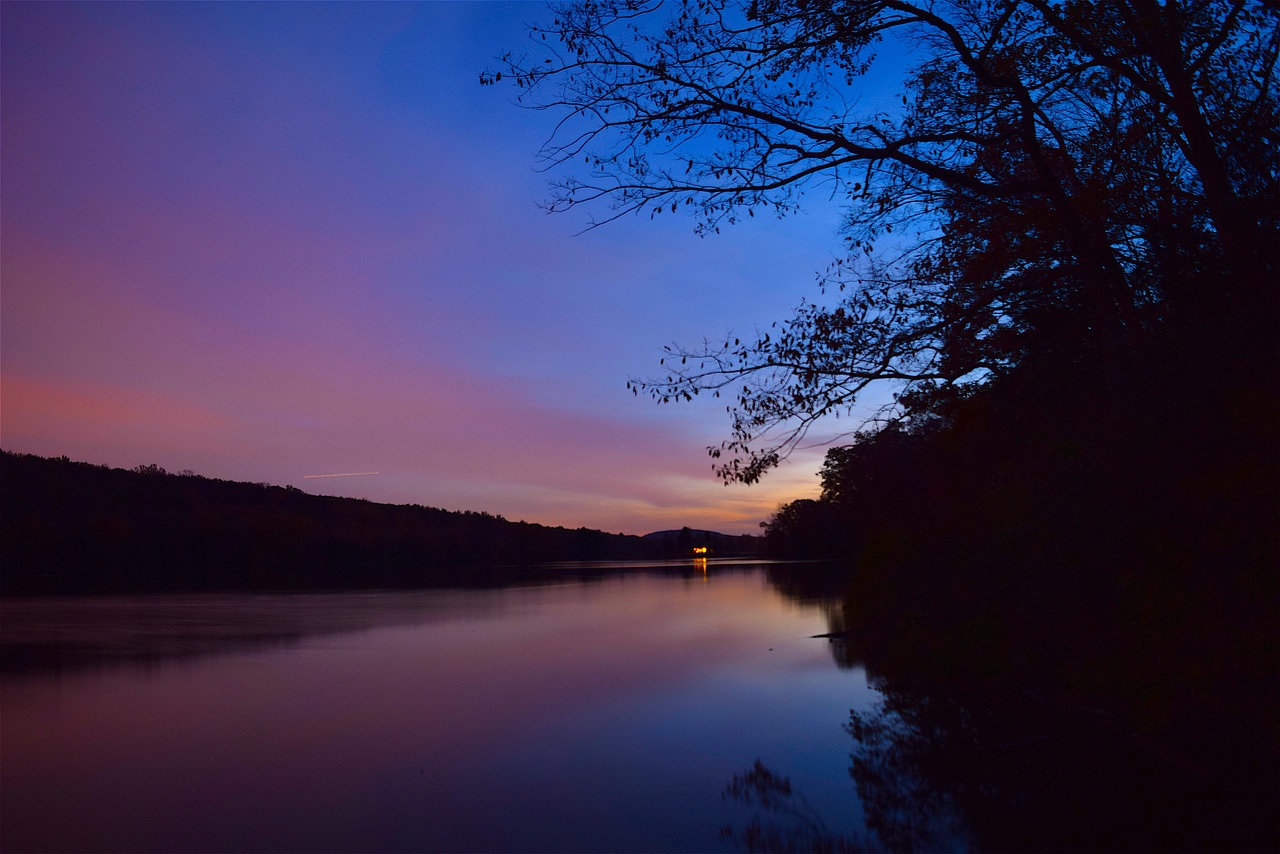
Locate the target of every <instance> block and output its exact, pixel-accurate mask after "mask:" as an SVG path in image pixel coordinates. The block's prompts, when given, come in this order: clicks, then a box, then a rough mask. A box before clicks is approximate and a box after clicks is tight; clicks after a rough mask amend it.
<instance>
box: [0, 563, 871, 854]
mask: <svg viewBox="0 0 1280 854" xmlns="http://www.w3.org/2000/svg"><path fill="white" fill-rule="evenodd" d="M769 571H770V574H771V576H772V575H774V574H778V573H782V572H783V569H782V568H781V567H776V568H771V569H770V570H769ZM573 573H577V575H574V574H573ZM704 579H705V580H704ZM800 598H802V599H804V600H805V601H800V599H798V598H791V597H787V596H782V595H780V594H779V593H778V591H777V589H775V588H774V587H771V586H770V584H769V581H768V580H767V579H766V577H765V575H764V573H763V570H762V567H761V566H759V565H757V566H755V567H754V568H750V567H746V566H743V565H740V564H738V565H734V564H724V565H721V564H718V563H717V562H716V561H715V560H714V559H713V560H711V561H709V562H708V565H707V567H706V572H705V574H704V572H703V571H702V568H701V567H698V566H695V565H694V564H693V562H692V560H685V561H684V562H683V563H682V564H680V565H675V564H672V565H663V566H657V567H649V568H647V569H646V571H645V572H643V573H640V574H634V573H631V574H618V573H617V572H616V571H612V570H610V569H608V568H602V567H581V566H579V567H575V568H573V569H572V571H571V573H570V577H561V578H560V579H558V580H550V579H547V580H544V581H541V582H539V583H538V584H534V585H527V586H521V587H509V588H499V589H487V590H425V591H371V592H366V593H354V594H353V593H344V594H328V595H320V594H301V595H290V596H243V597H240V596H199V597H169V596H164V597H154V598H150V599H135V598H120V599H94V600H61V601H59V602H51V601H45V602H26V603H21V602H18V603H15V602H5V603H0V604H2V605H3V607H4V608H5V612H4V621H3V631H4V634H5V638H6V649H7V650H12V649H14V648H16V647H18V646H21V645H22V643H23V642H25V643H27V645H28V646H29V647H32V648H48V647H56V646H59V645H61V646H62V647H65V648H70V649H73V650H78V651H77V652H75V653H74V654H73V653H66V654H65V656H64V658H62V659H60V661H61V662H62V663H60V664H57V667H58V668H59V669H57V670H54V671H51V670H49V669H47V667H45V668H44V669H42V668H41V667H34V666H24V667H22V668H21V669H9V670H7V671H6V672H5V673H3V674H0V684H2V688H3V690H0V716H2V717H3V720H4V726H3V728H0V756H2V761H0V782H2V784H3V785H0V812H3V815H4V822H3V824H2V825H0V848H3V849H4V850H23V851H39V850H131V851H159V850H165V851H172V850H225V851H245V850H278V851H288V850H328V851H354V850H377V851H395V850H451V851H474V850H485V851H501V850H521V851H549V850H556V851H582V850H597V851H621V850H645V851H664V850H665V851H688V850H698V851H714V850H728V849H729V848H731V847H732V841H731V840H726V839H722V838H721V837H720V836H719V833H718V831H719V829H720V828H721V827H722V826H724V825H726V824H729V825H736V824H741V823H742V821H743V820H744V819H745V818H746V817H747V816H748V812H747V810H745V809H744V808H743V807H742V806H741V805H740V804H737V803H735V802H733V801H732V800H731V799H730V800H728V801H726V800H724V799H722V798H721V792H722V789H723V786H724V782H725V780H727V779H729V778H730V777H731V775H732V774H733V772H734V770H735V769H736V768H737V767H738V765H739V763H740V762H741V761H742V757H743V756H757V755H758V756H761V757H762V759H763V760H764V761H766V762H769V763H772V764H777V765H779V766H784V767H787V768H788V769H790V771H789V773H790V774H791V775H792V776H793V778H794V779H795V780H796V782H797V785H802V786H803V787H804V789H805V791H806V792H809V793H811V794H810V795H809V797H810V800H811V801H812V805H813V808H814V809H815V810H817V811H819V812H821V814H822V815H823V816H825V821H826V822H827V823H828V825H829V826H830V829H831V832H832V833H834V834H840V835H848V834H851V833H854V832H856V831H857V829H858V827H859V826H860V818H859V815H858V813H857V810H856V797H855V795H854V793H853V786H852V783H851V782H850V781H849V779H848V775H847V761H846V757H847V748H846V747H845V743H846V740H847V736H846V735H845V734H844V733H843V732H842V730H841V722H842V721H843V720H844V719H845V717H846V715H847V710H848V708H849V707H850V706H851V705H857V706H859V707H862V706H865V705H866V704H868V703H869V702H870V700H871V692H870V691H869V689H868V688H867V685H866V682H865V679H863V678H862V674H861V672H860V671H856V670H854V671H841V670H838V669H837V668H835V667H833V666H832V660H831V657H830V654H829V651H828V644H827V643H826V642H825V641H822V640H814V639H813V638H812V635H814V634H817V633H819V632H821V631H822V630H823V629H824V628H826V627H827V621H826V619H825V617H824V616H823V613H824V611H823V610H822V608H820V607H819V606H818V605H817V604H816V603H815V602H814V601H813V600H812V599H811V598H809V597H808V596H807V595H806V596H805V597H800ZM15 605H17V606H21V607H14V606H15ZM13 615H18V616H20V617H21V619H20V620H19V619H15V620H14V621H13V622H11V621H10V620H9V617H10V616H13ZM18 626H23V627H24V628H23V630H22V632H20V631H19V630H18ZM24 638H25V641H24V640H23V639H24ZM90 647H92V648H93V649H94V650H95V651H93V652H86V650H88V649H89V648H90ZM193 650H194V651H193ZM5 658H6V659H7V658H8V655H7V654H6V656H5ZM86 660H88V661H96V662H97V663H96V664H94V665H93V666H92V667H86V666H84V662H85V661H86ZM139 662H148V663H147V664H146V667H145V669H144V668H142V667H139ZM64 665H65V666H64ZM851 803H853V804H854V808H853V809H850V804H851Z"/></svg>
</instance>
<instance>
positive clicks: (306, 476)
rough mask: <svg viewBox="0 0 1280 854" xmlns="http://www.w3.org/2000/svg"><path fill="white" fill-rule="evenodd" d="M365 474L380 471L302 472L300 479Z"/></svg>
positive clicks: (361, 475)
mask: <svg viewBox="0 0 1280 854" xmlns="http://www.w3.org/2000/svg"><path fill="white" fill-rule="evenodd" d="M367 474H382V472H380V471H349V472H343V473H341V474H304V475H303V476H302V479H303V480H307V479H308V478H313V477H363V476H364V475H367Z"/></svg>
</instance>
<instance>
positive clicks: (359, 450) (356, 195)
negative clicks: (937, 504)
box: [0, 3, 838, 533]
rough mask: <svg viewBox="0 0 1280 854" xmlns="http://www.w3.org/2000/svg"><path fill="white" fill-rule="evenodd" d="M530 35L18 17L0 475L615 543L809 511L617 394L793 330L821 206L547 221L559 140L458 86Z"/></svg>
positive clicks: (687, 420)
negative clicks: (268, 497)
mask: <svg viewBox="0 0 1280 854" xmlns="http://www.w3.org/2000/svg"><path fill="white" fill-rule="evenodd" d="M542 13H543V10H542V7H541V6H539V5H536V4H524V3H511V4H498V3H484V4H462V3H458V4H443V3H441V4H425V5H401V4H388V5H378V4H372V5H358V6H347V5H340V4H333V5H330V4H302V5H293V4H232V5H222V4H84V5H82V4H12V5H8V6H6V8H5V25H4V31H3V113H4V123H3V146H4V161H3V202H4V232H3V237H2V240H3V247H2V249H3V282H4V291H3V315H2V321H0V322H2V323H3V336H2V345H0V346H2V347H3V351H2V355H3V363H2V367H0V394H2V395H3V410H2V412H3V416H2V417H3V422H2V424H0V427H2V431H0V432H2V435H0V442H2V444H3V447H4V449H6V450H9V451H17V452H25V453H34V454H39V455H43V456H62V455H67V456H69V457H71V458H72V459H76V460H83V461H86V462H90V463H95V464H107V465H111V466H117V467H122V468H132V467H134V466H138V465H147V464H156V465H159V466H162V467H164V468H165V469H167V470H169V471H184V470H190V471H194V472H196V473H197V474H202V475H206V476H209V477H216V478H222V479H229V480H244V481H250V482H267V483H273V484H279V485H288V484H292V485H295V486H298V487H299V488H304V489H307V490H308V491H319V492H323V493H325V494H334V495H345V496H353V497H360V498H367V499H370V500H374V501H382V502H390V503H415V504H425V505H428V506H435V507H444V508H447V509H454V510H477V511H480V510H483V511H487V512H491V513H495V514H501V515H504V516H505V517H507V518H510V519H513V520H519V519H523V520H528V521H536V522H542V523H547V524H552V525H566V526H570V527H576V526H588V527H593V528H600V529H603V530H607V531H611V532H614V531H623V532H627V533H645V532H648V531H652V530H661V529H666V528H673V527H680V526H685V525H689V526H692V527H697V528H710V529H716V530H722V531H724V532H726V533H753V532H758V530H759V528H758V525H759V523H760V522H761V521H762V520H764V519H766V518H768V516H769V514H770V513H771V512H772V511H773V510H774V509H775V508H776V506H777V505H778V503H779V502H781V501H784V500H790V499H792V498H796V497H804V496H812V495H814V494H815V493H816V490H817V481H816V477H815V472H816V471H817V469H818V467H819V465H820V461H821V449H815V450H813V451H812V452H808V453H807V454H806V455H802V456H801V457H800V458H798V459H796V460H794V461H793V462H792V463H791V464H789V465H788V466H786V467H784V468H783V469H782V470H780V471H779V472H777V473H775V474H774V475H773V476H771V477H769V478H767V479H766V480H765V482H764V483H762V484H760V485H758V486H755V487H742V486H734V487H729V488H726V487H725V486H723V485H722V484H721V483H720V482H719V481H718V479H717V478H716V477H715V475H714V474H713V473H712V471H711V465H710V463H711V461H710V459H709V458H708V456H707V453H706V449H707V447H708V446H711V445H717V444H718V443H719V442H720V441H721V440H722V439H723V438H724V437H725V434H726V432H727V429H728V425H727V417H726V415H725V412H724V409H723V407H722V406H720V405H718V404H719V402H718V401H711V400H705V401H703V400H699V401H697V402H696V403H695V404H682V405H680V406H671V407H660V406H657V405H655V404H653V403H652V402H651V401H649V400H647V399H645V398H643V397H640V398H637V397H634V396H632V395H631V394H630V393H629V392H628V390H627V389H626V381H627V379H628V377H631V376H637V375H649V374H654V373H656V372H657V371H658V370H659V368H658V364H657V363H658V357H659V356H660V355H661V347H662V345H663V344H665V343H669V342H672V341H685V342H690V341H697V340H699V339H700V338H701V336H703V335H704V334H713V335H719V334H722V333H723V332H724V331H725V330H728V329H734V330H742V331H749V330H750V329H752V328H753V327H754V326H756V325H760V324H767V322H768V321H769V320H771V319H773V318H775V317H778V316H780V315H781V314H783V313H785V311H786V310H787V309H788V308H789V307H790V306H791V305H793V304H794V303H795V302H796V300H797V298H798V295H799V294H801V293H804V292H806V291H808V290H811V288H812V283H813V279H814V274H815V271H817V270H820V269H821V268H822V267H823V266H824V265H825V264H826V263H827V262H828V261H829V260H830V257H831V247H832V245H833V244H832V238H833V235H834V234H835V232H836V229H837V225H838V217H837V214H836V213H835V211H834V209H830V210H828V209H826V208H824V207H823V206H822V205H820V204H815V205H811V206H810V207H809V209H808V210H807V212H806V213H804V214H802V215H798V216H796V217H793V218H788V219H786V220H782V221H771V222H762V221H761V220H759V219H757V220H754V221H751V222H748V223H744V224H742V225H740V226H737V227H734V228H731V229H727V230H726V231H725V233H724V234H723V235H721V236H719V237H714V238H707V239H702V238H699V237H697V236H696V235H695V234H694V233H693V227H692V223H691V222H690V221H688V220H683V219H680V218H678V217H671V218H670V219H669V220H668V221H661V220H658V221H652V222H651V221H649V220H648V219H647V218H626V219H624V220H621V221H619V222H616V223H613V224H611V225H610V226H608V227H605V228H599V229H595V230H588V231H586V232H585V233H581V232H583V229H584V227H585V226H586V224H587V219H586V217H585V214H576V213H575V214H566V215H564V216H547V215H546V214H545V213H544V212H543V211H541V210H540V209H539V207H538V205H539V203H540V202H541V201H542V200H543V199H544V198H545V195H546V185H545V178H546V176H544V175H541V174H539V173H538V172H537V170H536V168H535V167H536V155H537V151H538V148H539V146H540V145H541V143H542V142H543V141H544V140H545V139H546V138H547V136H548V135H549V133H550V131H551V127H552V124H551V122H552V121H553V120H554V119H553V117H552V116H550V115H547V114H544V113H538V112H534V111H529V110H522V109H519V108H518V107H516V106H514V105H513V104H512V103H511V96H510V93H507V92H503V91H499V90H497V89H494V88H482V87H481V86H480V85H479V83H478V78H479V74H480V72H481V71H482V70H484V69H485V68H486V67H488V66H490V65H491V64H492V60H493V57H495V56H496V55H497V54H499V53H500V52H501V51H503V50H505V49H509V48H511V47H512V46H518V45H519V44H520V42H521V40H522V39H524V38H525V35H524V30H523V24H524V23H525V22H527V21H529V20H530V19H531V18H537V17H538V16H539V15H540V14H542ZM375 471H376V472H380V473H381V474H380V475H379V476H377V477H372V476H365V475H367V474H369V473H371V472H375ZM330 472H333V473H338V474H341V475H342V476H338V474H329V473H330ZM347 473H350V474H347ZM356 475H360V476H356Z"/></svg>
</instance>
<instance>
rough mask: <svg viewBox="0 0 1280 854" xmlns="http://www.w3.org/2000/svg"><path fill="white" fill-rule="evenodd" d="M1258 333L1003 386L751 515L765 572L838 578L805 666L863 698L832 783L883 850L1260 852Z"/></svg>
mask: <svg viewBox="0 0 1280 854" xmlns="http://www.w3.org/2000/svg"><path fill="white" fill-rule="evenodd" d="M1277 316H1280V315H1277V314H1276V313H1274V312H1271V311H1268V312H1267V313H1265V314H1260V315H1255V316H1253V317H1247V316H1241V317H1236V318H1233V319H1232V320H1231V322H1229V323H1228V322H1222V323H1220V324H1219V323H1206V322H1203V321H1205V320H1206V319H1205V318H1204V317H1200V318H1197V321H1198V322H1196V323H1188V324H1185V325H1184V324H1172V323H1171V324H1169V325H1167V326H1165V327H1163V328H1162V329H1160V330H1159V331H1158V332H1157V333H1156V334H1153V335H1152V336H1151V337H1150V338H1149V339H1148V340H1146V341H1144V342H1142V344H1141V345H1140V346H1136V347H1134V348H1133V349H1132V350H1131V351H1130V352H1129V353H1127V354H1118V353H1116V354H1108V356H1107V358H1106V359H1099V360H1098V361H1096V362H1093V363H1092V364H1091V363H1089V362H1088V361H1086V360H1084V359H1074V360H1072V361H1071V362H1069V363H1068V364H1065V365H1064V364H1059V365H1053V364H1052V363H1047V364H1046V363H1041V364H1040V365H1039V366H1037V368H1036V369H1031V368H1028V369H1025V370H1024V371H1022V372H1020V373H1019V374H1017V375H1015V376H1010V377H1009V378H1008V379H1007V380H1006V381H1004V382H1001V383H995V384H992V386H991V387H989V388H988V389H986V390H985V392H984V393H983V394H982V395H975V396H974V397H972V398H970V399H968V400H963V401H957V402H956V403H954V404H953V405H952V407H951V408H950V409H949V411H948V413H947V418H946V420H945V427H942V428H940V429H917V430H905V429H888V430H884V431H881V432H879V433H878V434H876V435H874V436H870V437H866V438H864V440H863V441H862V442H860V443H859V444H857V445H855V446H852V447H847V448H837V449H833V450H832V451H831V452H829V453H828V456H827V461H826V465H825V467H824V469H823V472H822V476H823V494H822V497H821V498H820V499H818V500H812V501H810V500H804V501H797V502H793V503H791V504H789V505H785V506H783V507H782V508H780V510H779V511H778V513H776V514H775V515H774V517H773V518H772V519H771V520H770V522H769V523H768V525H767V528H766V551H767V553H769V554H774V555H777V554H792V555H803V556H806V557H826V558H830V559H833V560H835V561H837V562H840V563H843V564H844V565H845V566H846V567H847V568H848V569H847V572H848V578H849V586H848V589H847V592H846V594H845V597H844V607H843V609H842V610H841V611H840V612H839V614H838V617H837V618H836V619H835V620H834V621H833V623H832V629H833V631H834V632H836V634H837V637H835V638H833V639H832V643H833V644H835V645H836V648H835V652H836V654H837V656H838V657H840V658H843V660H844V662H845V663H846V665H848V666H853V665H855V664H861V665H863V666H865V667H866V668H867V670H868V674H869V675H870V676H871V677H872V678H873V680H875V681H876V683H877V685H878V687H879V688H880V690H881V691H882V692H883V693H884V696H885V699H884V701H883V703H882V707H881V710H880V712H879V713H878V714H872V715H863V716H861V717H859V716H855V717H854V718H853V719H852V720H851V723H850V733H851V735H852V736H853V737H854V741H855V752H854V755H853V765H852V768H851V773H852V774H853V776H854V779H855V780H856V781H857V783H858V787H859V793H860V797H861V798H862V800H863V803H864V806H865V807H866V808H867V809H868V817H869V821H870V822H871V827H872V829H874V830H875V831H876V832H877V834H878V835H879V838H880V839H881V840H882V842H883V843H884V844H885V845H886V846H887V847H888V848H889V849H890V850H935V849H937V848H939V847H947V846H948V845H949V844H950V842H949V840H953V839H954V837H953V836H951V835H949V834H950V833H951V832H952V831H954V829H955V827H957V826H963V827H965V828H966V831H965V833H966V834H969V835H970V845H971V846H972V847H973V848H975V849H976V850H1007V851H1017V850H1044V848H1045V841H1046V839H1049V840H1057V841H1056V842H1055V843H1054V844H1053V845H1052V847H1053V848H1055V849H1056V850H1066V851H1073V850H1074V851H1081V850H1241V851H1253V850H1271V849H1274V848H1275V847H1276V845H1277V844H1280V817H1278V816H1277V812H1276V810H1275V805H1276V804H1277V803H1280V654H1278V653H1277V640H1278V639H1280V549H1278V548H1277V534H1278V529H1280V410H1278V409H1277V387H1276V381H1277V378H1280V358H1278V357H1277V353H1276V342H1275V334H1276V333H1275V325H1274V323H1273V321H1274V319H1275V318H1276V317H1277ZM1242 364H1248V365H1251V366H1252V368H1251V370H1249V371H1241V370H1239V369H1238V366H1239V365H1242ZM1233 366H1235V367H1234V369H1233ZM765 770H766V771H770V769H765ZM778 770H779V769H772V771H770V773H772V772H773V771H778ZM771 780H772V778H770V777H769V776H768V774H756V775H755V776H754V777H751V779H750V782H752V783H753V784H757V785H768V784H770V781H771ZM775 782H776V781H775ZM744 785H745V783H744ZM747 790H748V791H750V787H747ZM957 817H959V819H957ZM948 821H950V823H948ZM957 821H958V824H957ZM766 831H768V832H766ZM755 832H756V833H757V834H760V833H763V834H764V836H761V837H759V839H764V840H765V842H764V843H762V844H759V845H747V847H748V848H754V849H756V850H805V849H809V848H814V847H815V846H816V847H817V848H821V847H823V846H826V847H827V850H839V848H840V846H841V845H844V846H849V847H850V849H851V850H857V849H859V848H860V847H861V846H860V845H859V844H858V843H857V841H856V840H832V839H823V837H822V835H821V833H819V832H816V831H814V830H813V829H812V828H808V829H806V828H803V827H802V828H799V829H797V828H796V827H794V826H788V827H786V828H782V829H780V828H778V827H772V828H769V827H767V826H766V827H765V828H763V829H762V828H755ZM770 833H772V834H773V835H769V834H770ZM789 834H791V835H790V836H789ZM795 834H798V835H795ZM759 839H757V842H758V841H759ZM832 846H834V847H832Z"/></svg>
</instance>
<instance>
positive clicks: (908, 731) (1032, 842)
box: [725, 635, 1280, 851]
mask: <svg viewBox="0 0 1280 854" xmlns="http://www.w3.org/2000/svg"><path fill="white" fill-rule="evenodd" d="M868 652H869V650H867V649H866V648H865V647H864V646H863V645H862V644H860V643H859V641H858V640H857V638H856V636H853V635H846V636H845V637H842V638H839V639H833V643H832V653H833V656H834V657H835V658H836V659H837V661H838V662H839V663H840V664H841V665H842V666H852V665H855V664H863V665H864V666H867V668H868V674H869V679H870V680H871V682H872V684H873V685H874V686H875V687H876V688H877V690H879V691H880V692H881V695H882V697H881V700H880V702H879V703H878V704H877V706H876V707H875V708H874V709H871V710H867V711H861V712H860V711H853V712H851V714H850V720H849V723H848V725H847V727H846V729H847V731H848V732H849V734H850V736H851V737H852V739H853V745H852V747H853V749H852V752H851V754H850V767H849V773H850V776H851V778H852V779H853V781H854V783H855V785H856V788H857V794H858V799H859V800H860V802H861V807H862V811H863V815H864V822H865V827H866V832H865V834H864V835H863V836H859V837H840V836H836V835H833V834H831V833H830V832H829V831H828V830H827V827H826V825H825V823H824V822H823V820H822V817H821V816H819V815H816V814H814V813H813V812H812V811H811V809H809V808H808V806H807V802H806V801H805V800H804V796H803V793H802V792H798V791H795V790H794V789H793V788H792V787H791V784H790V782H789V781H788V779H787V778H786V777H784V776H782V773H783V772H785V769H769V768H766V767H765V766H763V765H762V764H761V763H760V762H759V761H757V762H756V764H755V766H753V767H752V768H751V769H750V770H748V771H747V772H745V773H743V774H740V775H736V776H735V777H734V779H733V781H732V782H731V783H730V785H729V786H728V788H727V790H726V796H727V797H730V798H732V799H734V800H736V801H739V802H741V803H743V804H745V805H747V806H751V807H753V808H754V809H755V810H756V816H755V817H754V819H753V820H752V821H751V823H750V824H748V825H747V826H746V827H744V828H741V829H727V830H726V834H725V835H726V836H729V837H731V838H733V839H734V841H735V842H737V843H738V845H739V846H741V847H742V848H743V849H745V850H749V851H811V850H812V851H844V850H873V849H875V848H883V849H885V850H891V851H946V850H979V851H984V850H991V851H1085V850H1099V851H1116V850H1147V851H1150V850H1161V851H1193V850H1239V851H1254V850H1276V849H1277V845H1278V843H1280V827H1278V825H1280V821H1278V819H1277V816H1276V811H1275V804H1276V803H1277V802H1280V800H1278V799H1277V796H1278V795H1280V776H1278V775H1277V774H1276V764H1275V761H1274V757H1273V756H1270V755H1268V754H1267V753H1266V748H1265V747H1264V748H1263V749H1261V750H1260V751H1255V752H1254V753H1253V754H1251V755H1250V754H1248V753H1246V752H1245V751H1244V750H1242V749H1240V747H1239V745H1236V744H1234V743H1233V740H1232V734H1231V733H1229V732H1223V731H1222V730H1221V729H1220V728H1218V727H1216V726H1214V725H1213V724H1211V723H1208V722H1206V723H1205V725H1204V726H1202V727H1195V728H1188V729H1187V730H1186V731H1185V732H1183V733H1182V735H1183V737H1184V740H1185V743H1186V744H1187V745H1191V746H1190V747H1187V748H1186V749H1185V750H1176V749H1172V748H1171V747H1170V745H1169V744H1168V743H1166V742H1163V741H1157V740H1155V739H1153V738H1150V737H1149V736H1147V735H1144V734H1143V733H1141V732H1138V731H1135V730H1134V729H1133V727H1132V726H1131V725H1129V724H1126V723H1124V722H1123V721H1122V720H1121V719H1120V718H1119V717H1116V716H1113V715H1110V714H1108V713H1105V712H1103V711H1101V710H1097V709H1089V708H1083V707H1081V706H1078V705H1071V704H1069V703H1067V702H1061V701H1051V700H1048V699H1046V698H1044V697H1042V696H1040V695H1038V694H1036V693H1034V692H1032V691H1029V690H1026V689H1024V688H1019V687H1013V686H1012V685H1011V684H1010V683H999V682H996V681H993V680H991V679H988V678H984V677H983V676H982V675H980V674H979V673H978V668H977V667H975V668H974V669H973V670H972V671H971V672H970V673H968V674H966V673H963V672H959V671H957V672H954V673H952V674H951V675H950V677H949V678H946V679H943V680H940V679H937V678H929V679H924V678H922V677H920V676H919V675H918V674H915V673H913V672H912V671H911V670H910V669H909V668H906V667H903V666H902V665H901V662H899V663H897V664H889V663H888V659H882V658H880V657H878V656H877V655H876V654H875V653H874V652H873V653H872V654H871V655H867V653H868ZM974 652H975V653H976V651H974ZM860 657H862V660H861V661H859V658H860Z"/></svg>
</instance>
